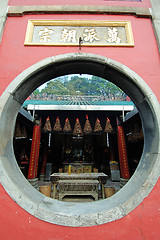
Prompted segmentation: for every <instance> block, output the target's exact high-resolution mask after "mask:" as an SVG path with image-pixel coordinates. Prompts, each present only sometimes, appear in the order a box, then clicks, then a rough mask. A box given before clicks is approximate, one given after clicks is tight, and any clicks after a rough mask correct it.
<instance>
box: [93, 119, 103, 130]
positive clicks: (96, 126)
mask: <svg viewBox="0 0 160 240" xmlns="http://www.w3.org/2000/svg"><path fill="white" fill-rule="evenodd" d="M101 131H102V127H101V123H100V120H99V119H98V118H97V120H96V122H95V126H94V132H101Z"/></svg>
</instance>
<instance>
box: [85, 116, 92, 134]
mask: <svg viewBox="0 0 160 240" xmlns="http://www.w3.org/2000/svg"><path fill="white" fill-rule="evenodd" d="M83 132H84V133H91V132H92V127H91V124H90V121H89V119H88V115H86V122H85V125H84V129H83Z"/></svg>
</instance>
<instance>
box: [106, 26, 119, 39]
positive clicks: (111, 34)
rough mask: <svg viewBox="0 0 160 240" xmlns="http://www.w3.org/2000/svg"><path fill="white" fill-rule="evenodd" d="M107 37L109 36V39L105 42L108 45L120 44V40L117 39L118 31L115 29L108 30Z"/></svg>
mask: <svg viewBox="0 0 160 240" xmlns="http://www.w3.org/2000/svg"><path fill="white" fill-rule="evenodd" d="M108 36H109V38H108V39H107V41H108V42H110V43H114V42H115V43H120V42H121V39H120V38H119V37H118V30H117V28H115V27H113V28H112V29H111V28H108Z"/></svg>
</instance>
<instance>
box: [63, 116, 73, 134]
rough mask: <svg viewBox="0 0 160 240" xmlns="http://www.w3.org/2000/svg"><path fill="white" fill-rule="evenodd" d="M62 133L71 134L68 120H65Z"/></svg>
mask: <svg viewBox="0 0 160 240" xmlns="http://www.w3.org/2000/svg"><path fill="white" fill-rule="evenodd" d="M63 131H64V132H71V131H72V129H71V125H70V122H69V119H68V118H67V119H66V120H65V124H64V128H63Z"/></svg>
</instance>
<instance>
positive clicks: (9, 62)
mask: <svg viewBox="0 0 160 240" xmlns="http://www.w3.org/2000/svg"><path fill="white" fill-rule="evenodd" d="M38 2H39V3H44V1H38ZM49 2H50V3H51V1H49V0H48V1H47V0H46V1H45V3H48V4H49ZM52 2H53V1H52ZM64 2H65V1H63V3H64ZM66 2H69V1H66ZM70 2H71V1H70ZM85 2H88V3H89V1H87V0H86V1H85ZM95 2H96V1H95ZM97 2H98V1H97ZM20 3H21V4H22V3H24V4H25V5H27V4H28V5H29V4H31V3H34V4H36V0H35V1H34V0H32V1H29V0H28V1H23V0H21V1H20V0H19V1H18V0H17V1H16V0H10V4H15V5H16V4H17V5H19V4H20ZM59 3H60V1H59ZM144 3H147V4H148V1H144ZM52 4H53V3H52ZM138 4H139V3H138ZM141 4H142V3H141ZM29 19H61V20H62V19H84V20H87V19H88V20H129V21H131V24H132V28H133V34H134V41H135V47H115V48H113V47H106V48H104V47H89V48H88V47H82V49H81V50H79V49H78V47H42V46H24V39H25V32H26V27H27V21H28V20H29ZM79 51H81V52H85V53H88V52H89V53H93V54H99V55H103V56H106V57H109V58H112V59H114V60H117V61H119V62H121V63H123V64H125V65H126V66H128V67H129V68H131V69H132V70H133V71H135V72H137V73H138V74H139V75H140V76H141V77H142V78H143V79H144V80H145V81H146V83H147V84H148V85H149V86H150V87H151V89H152V90H153V92H154V93H155V95H156V96H157V98H158V99H159V98H160V97H159V88H160V81H159V76H160V67H159V66H160V61H159V54H158V48H157V45H156V40H155V37H154V33H153V29H152V24H151V21H150V19H143V18H136V17H133V16H116V15H115V16H111V15H92V16H91V15H80V16H79V15H39V16H38V15H29V16H28V15H26V16H23V17H10V18H8V19H7V23H6V26H5V30H4V35H3V39H2V42H1V45H0V62H1V64H0V94H2V93H3V91H4V89H5V88H6V87H7V86H8V84H9V83H10V82H11V81H12V80H13V79H14V78H15V77H16V76H17V75H18V74H20V73H21V72H22V71H23V70H25V69H26V68H28V67H29V66H31V65H32V64H34V63H36V62H38V61H40V60H42V59H44V58H47V57H50V56H54V55H57V54H64V53H70V52H79ZM159 100H160V99H159ZM159 188H160V179H159V181H158V182H157V184H156V186H155V187H154V189H153V190H152V192H151V193H150V194H149V196H148V197H146V198H145V199H144V201H143V202H142V203H141V204H140V205H139V206H138V207H137V208H136V209H134V210H133V211H132V212H131V213H130V214H128V215H127V216H125V217H123V218H122V219H120V220H117V221H114V222H111V223H107V224H103V225H100V226H93V227H82V228H72V227H63V226H58V225H54V224H50V223H46V222H43V221H41V220H39V219H37V218H35V217H33V216H31V215H30V214H29V213H27V212H26V211H24V210H23V209H22V208H21V207H19V206H18V205H17V204H16V203H15V202H14V201H13V200H12V199H11V198H10V197H9V195H8V194H7V193H6V192H5V190H4V189H3V187H2V186H1V185H0V223H1V227H0V240H1V239H2V240H3V239H6V240H10V239H16V240H22V239H24V240H28V239H29V240H32V239H34V240H35V239H39V240H41V239H43V240H52V239H54V240H62V239H68V240H75V239H77V240H81V239H87V240H97V239H100V240H106V239H108V240H113V239H116V240H121V239H127V240H142V239H145V240H151V239H152V240H159V239H160V236H159V233H160V230H159V229H160V204H159V203H160V194H159Z"/></svg>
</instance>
